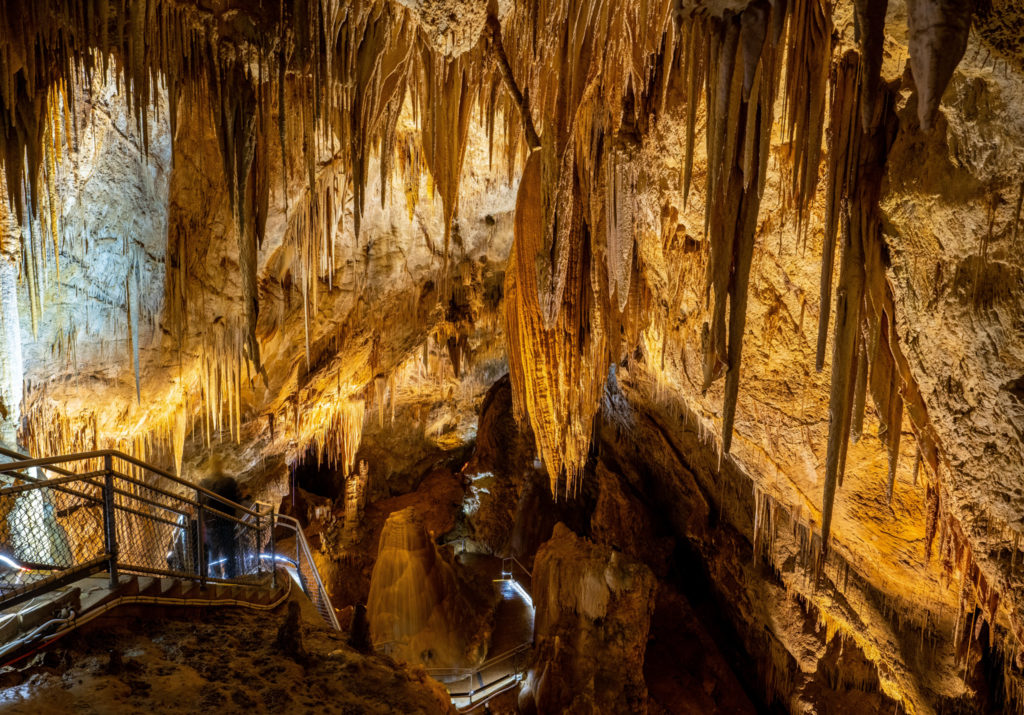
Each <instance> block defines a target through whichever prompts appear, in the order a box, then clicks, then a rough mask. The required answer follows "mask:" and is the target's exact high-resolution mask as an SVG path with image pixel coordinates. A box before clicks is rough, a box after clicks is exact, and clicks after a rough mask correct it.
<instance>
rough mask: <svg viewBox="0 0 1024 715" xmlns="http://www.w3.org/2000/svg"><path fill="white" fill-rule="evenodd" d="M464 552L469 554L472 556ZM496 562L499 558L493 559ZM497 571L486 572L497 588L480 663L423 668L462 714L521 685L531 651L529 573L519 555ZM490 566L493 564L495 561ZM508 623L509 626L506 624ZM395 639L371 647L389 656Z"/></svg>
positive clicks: (456, 544) (453, 544) (456, 547)
mask: <svg viewBox="0 0 1024 715" xmlns="http://www.w3.org/2000/svg"><path fill="white" fill-rule="evenodd" d="M460 543H462V542H458V541H455V542H449V543H447V544H445V547H450V548H452V549H453V550H455V552H456V555H457V557H458V554H459V553H460V552H459V544H460ZM462 549H463V551H462V552H461V553H464V554H465V555H467V556H470V557H472V556H474V554H469V553H468V552H465V545H464V543H463V545H462ZM495 561H497V559H495ZM500 561H501V571H500V572H499V571H496V570H494V571H492V572H491V574H490V577H491V579H492V580H493V582H494V586H495V589H496V590H497V592H498V594H497V595H498V597H499V600H498V604H497V606H496V608H495V613H494V616H495V628H494V631H493V632H492V633H491V642H490V644H489V648H488V653H487V655H486V657H485V660H484V662H483V663H481V664H480V665H478V666H477V667H475V668H426V672H427V673H428V674H429V675H430V676H431V677H432V678H434V679H435V680H437V681H439V682H440V683H441V684H442V685H444V686H445V688H447V690H448V694H449V695H450V696H451V699H452V704H453V705H454V706H455V709H456V710H457V711H458V712H460V713H468V712H472V711H474V710H476V709H478V708H480V707H482V706H483V705H485V704H486V703H487V702H488V701H489V700H491V699H492V698H494V697H495V696H497V695H500V694H502V693H504V692H506V691H508V690H511V689H512V688H515V687H517V686H518V685H519V683H520V681H521V680H522V679H523V676H524V675H525V674H526V668H527V665H528V664H529V661H530V653H531V651H532V650H533V613H534V606H533V599H532V597H531V595H530V593H531V591H532V582H533V577H532V574H531V573H530V571H529V570H528V569H527V568H526V567H525V566H523V565H522V564H521V563H520V562H519V560H518V559H516V558H514V557H512V558H504V559H501V560H500ZM492 568H494V569H496V568H497V565H496V564H495V566H493V567H492ZM522 611H527V612H528V613H529V616H528V623H523V622H521V621H522V620H523V619H522ZM506 626H508V627H506ZM396 645H397V644H396V642H395V641H387V642H383V643H375V644H374V648H375V649H376V651H377V652H378V653H381V654H383V655H388V656H390V655H392V653H393V651H394V649H395V646H396Z"/></svg>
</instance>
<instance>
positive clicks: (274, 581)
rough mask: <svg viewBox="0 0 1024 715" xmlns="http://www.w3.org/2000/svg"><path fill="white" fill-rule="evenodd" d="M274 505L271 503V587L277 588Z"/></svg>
mask: <svg viewBox="0 0 1024 715" xmlns="http://www.w3.org/2000/svg"><path fill="white" fill-rule="evenodd" d="M275 521H276V519H275V518H274V505H273V504H271V505H270V587H271V588H277V542H276V541H275V539H274V526H275V523H274V522H275Z"/></svg>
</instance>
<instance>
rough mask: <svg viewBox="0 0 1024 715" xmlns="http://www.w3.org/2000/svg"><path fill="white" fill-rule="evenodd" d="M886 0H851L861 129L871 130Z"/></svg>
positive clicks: (878, 76)
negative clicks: (857, 64) (857, 65)
mask: <svg viewBox="0 0 1024 715" xmlns="http://www.w3.org/2000/svg"><path fill="white" fill-rule="evenodd" d="M888 7H889V0H854V8H855V12H854V18H855V20H856V23H857V25H856V29H857V44H858V46H859V47H860V63H861V64H860V67H861V70H860V75H861V82H862V83H863V86H864V90H863V92H862V94H861V102H860V117H861V126H862V128H863V130H864V131H865V132H868V131H871V129H872V127H873V125H874V121H875V112H874V109H875V106H876V105H877V102H878V84H879V82H880V81H881V73H882V51H883V50H884V48H885V13H886V10H887V9H888ZM839 146H843V145H842V144H841V143H840V144H839Z"/></svg>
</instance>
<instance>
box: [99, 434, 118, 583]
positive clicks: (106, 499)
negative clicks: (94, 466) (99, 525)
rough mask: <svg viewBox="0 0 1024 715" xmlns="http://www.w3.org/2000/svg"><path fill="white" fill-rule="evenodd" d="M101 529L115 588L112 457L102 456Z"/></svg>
mask: <svg viewBox="0 0 1024 715" xmlns="http://www.w3.org/2000/svg"><path fill="white" fill-rule="evenodd" d="M103 472H104V476H103V531H104V540H105V542H106V543H105V546H106V548H107V570H108V571H109V572H110V588H112V589H114V588H117V585H118V580H117V551H118V549H117V524H116V522H115V520H114V458H113V457H112V456H111V455H110V454H105V455H104V456H103Z"/></svg>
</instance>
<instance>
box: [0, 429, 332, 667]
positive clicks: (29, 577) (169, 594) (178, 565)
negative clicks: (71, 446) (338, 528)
mask: <svg viewBox="0 0 1024 715" xmlns="http://www.w3.org/2000/svg"><path fill="white" fill-rule="evenodd" d="M0 457H2V458H6V459H9V460H12V461H6V462H5V461H0V662H3V661H4V657H5V656H6V655H9V654H11V653H12V652H13V650H15V649H16V648H17V647H20V646H22V645H25V644H26V642H27V641H28V640H32V641H35V640H39V639H40V638H42V637H47V636H49V637H53V636H55V635H57V634H59V633H62V632H64V631H66V630H67V629H70V628H74V627H77V626H80V625H82V624H83V623H84V622H87V620H91V619H92V618H94V617H96V616H98V615H100V614H101V613H105V612H107V611H109V610H110V609H111V608H114V607H116V606H118V605H123V604H129V603H161V604H164V605H172V606H222V605H244V606H247V607H250V608H272V607H274V606H276V605H277V604H278V603H280V602H281V601H282V600H284V599H285V598H287V597H288V594H289V592H290V589H291V586H292V583H293V582H294V583H296V584H298V585H299V586H300V587H301V588H302V590H303V591H304V592H305V593H306V594H307V595H308V596H309V598H310V600H311V601H312V602H313V604H314V606H315V607H316V608H317V611H318V612H319V613H320V614H321V616H322V617H323V618H324V620H325V621H326V622H327V623H328V624H329V625H331V626H332V627H333V628H335V629H338V628H339V627H338V620H337V617H336V616H335V613H334V609H333V607H332V606H331V603H330V599H329V597H328V595H327V591H326V589H325V588H324V586H323V583H322V582H321V579H320V575H319V573H317V570H316V565H315V563H314V561H313V558H312V553H311V551H310V549H309V544H308V543H307V542H306V538H305V535H304V534H303V532H302V528H301V527H300V525H299V524H298V522H297V521H295V520H294V519H292V518H291V517H288V516H284V515H281V514H277V513H276V512H275V510H274V509H273V508H272V507H271V506H269V505H266V504H262V503H256V504H253V505H251V506H248V507H247V506H243V505H242V504H237V503H235V502H231V501H228V500H226V499H224V498H223V497H220V496H218V495H217V494H214V493H212V492H210V491H208V490H206V489H204V488H202V487H200V486H197V485H195V484H191V483H189V482H186V481H184V480H182V479H180V478H178V477H177V476H175V475H173V474H171V473H169V472H167V471H165V470H162V469H160V468H158V467H154V466H152V465H149V464H146V463H145V462H142V461H140V460H137V459H135V458H133V457H131V456H129V455H126V454H123V453H121V452H117V451H114V450H103V451H95V452H83V453H80V454H71V455H61V456H56V457H46V458H41V459H30V458H28V457H26V456H25V455H22V454H19V453H17V452H13V451H11V450H7V449H3V448H0ZM278 532H282V533H283V534H287V536H288V540H289V541H291V540H292V539H293V540H294V549H293V550H292V549H289V553H288V554H281V553H278V551H277V548H276V538H275V534H276V533H278ZM292 551H294V553H291V552H292ZM279 568H280V569H283V571H284V572H285V573H287V574H289V575H290V576H291V578H283V577H281V576H280V575H279Z"/></svg>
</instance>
